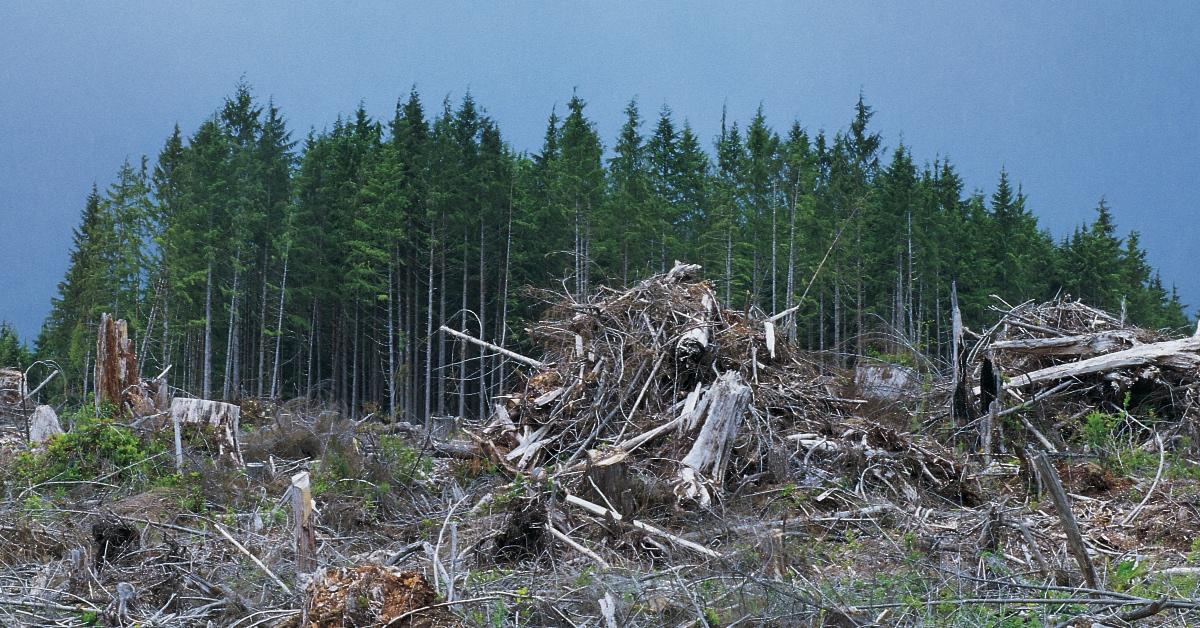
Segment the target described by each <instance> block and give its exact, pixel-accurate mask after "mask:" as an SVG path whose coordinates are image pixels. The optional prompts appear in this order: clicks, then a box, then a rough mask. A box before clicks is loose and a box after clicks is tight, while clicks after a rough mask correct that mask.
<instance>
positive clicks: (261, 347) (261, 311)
mask: <svg viewBox="0 0 1200 628" xmlns="http://www.w3.org/2000/svg"><path fill="white" fill-rule="evenodd" d="M260 274H261V275H262V295H261V296H260V297H259V299H258V377H256V378H255V379H256V380H258V385H257V393H256V396H257V397H258V398H259V399H262V396H263V388H264V387H265V385H266V380H267V374H266V368H267V259H266V255H263V266H262V271H261V273H260Z"/></svg>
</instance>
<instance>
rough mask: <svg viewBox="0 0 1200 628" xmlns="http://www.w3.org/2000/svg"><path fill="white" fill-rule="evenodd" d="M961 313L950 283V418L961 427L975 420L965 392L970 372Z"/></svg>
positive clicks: (955, 289) (955, 291)
mask: <svg viewBox="0 0 1200 628" xmlns="http://www.w3.org/2000/svg"><path fill="white" fill-rule="evenodd" d="M963 332H964V329H963V322H962V311H961V310H959V309H958V284H957V282H953V281H952V282H950V340H951V344H950V359H951V361H952V364H951V372H952V374H953V379H952V380H951V388H952V390H953V396H952V399H951V403H950V416H951V417H953V419H954V424H955V425H957V426H959V427H962V426H964V425H967V424H969V423H970V422H971V421H973V420H975V411H974V407H973V406H972V405H971V400H970V397H969V396H968V395H967V391H968V390H970V388H971V387H970V385H969V383H970V372H969V371H968V369H967V347H966V344H965V343H964V342H963V335H964V334H963Z"/></svg>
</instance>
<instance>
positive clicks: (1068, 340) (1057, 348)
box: [991, 330, 1138, 356]
mask: <svg viewBox="0 0 1200 628" xmlns="http://www.w3.org/2000/svg"><path fill="white" fill-rule="evenodd" d="M1136 344H1138V340H1137V335H1136V334H1134V333H1133V332H1132V331H1128V330H1120V331H1107V332H1103V333H1098V334H1083V335H1079V336H1059V337H1057V338H1021V339H1017V340H997V341H996V342H993V343H992V345H991V348H992V349H994V350H996V351H1006V352H1009V353H1023V354H1028V355H1079V356H1093V355H1098V354H1102V353H1112V352H1113V351H1116V350H1118V349H1122V348H1126V347H1130V346H1132V345H1136Z"/></svg>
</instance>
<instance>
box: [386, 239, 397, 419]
mask: <svg viewBox="0 0 1200 628" xmlns="http://www.w3.org/2000/svg"><path fill="white" fill-rule="evenodd" d="M395 269H396V265H395V263H394V261H393V263H391V264H388V300H387V343H388V344H387V351H388V355H387V359H388V369H387V378H388V385H387V392H388V415H389V416H392V417H394V416H396V327H395V320H394V319H393V318H392V312H393V311H394V310H393V307H394V306H395V305H396V296H395V295H396V291H395V288H396V283H395V274H396V270H395Z"/></svg>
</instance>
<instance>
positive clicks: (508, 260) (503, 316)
mask: <svg viewBox="0 0 1200 628" xmlns="http://www.w3.org/2000/svg"><path fill="white" fill-rule="evenodd" d="M511 265H512V188H511V186H510V188H509V198H508V233H507V235H506V237H505V242H504V281H503V286H502V287H501V292H500V333H499V337H500V346H501V347H503V346H504V344H505V342H506V341H507V340H508V280H509V268H510V267H511ZM499 359H500V374H499V375H498V376H497V378H496V388H497V391H498V392H499V391H502V390H503V389H504V379H505V378H504V375H505V373H504V367H505V365H506V364H508V359H507V358H506V357H505V356H500V358H499Z"/></svg>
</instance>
